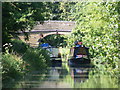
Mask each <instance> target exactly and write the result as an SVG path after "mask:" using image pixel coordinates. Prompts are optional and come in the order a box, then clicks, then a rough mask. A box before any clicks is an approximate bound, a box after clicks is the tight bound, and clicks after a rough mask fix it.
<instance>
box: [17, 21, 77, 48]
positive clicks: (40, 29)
mask: <svg viewBox="0 0 120 90" xmlns="http://www.w3.org/2000/svg"><path fill="white" fill-rule="evenodd" d="M74 27H75V22H73V21H45V22H44V23H43V24H40V23H39V22H38V24H37V25H36V26H35V27H34V28H33V30H31V31H26V32H28V34H29V40H28V41H25V40H24V38H25V36H24V34H23V33H22V32H20V35H19V38H20V39H21V40H22V41H24V42H26V43H29V44H30V45H31V46H35V47H36V46H38V44H39V42H38V40H39V39H40V38H41V36H40V34H43V37H46V36H47V35H51V34H62V35H68V34H70V33H71V31H72V29H74Z"/></svg>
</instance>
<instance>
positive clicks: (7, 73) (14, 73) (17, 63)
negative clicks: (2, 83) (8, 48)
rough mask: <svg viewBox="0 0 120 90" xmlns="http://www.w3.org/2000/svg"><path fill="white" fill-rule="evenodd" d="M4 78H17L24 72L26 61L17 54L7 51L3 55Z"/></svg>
mask: <svg viewBox="0 0 120 90" xmlns="http://www.w3.org/2000/svg"><path fill="white" fill-rule="evenodd" d="M2 66H3V80H4V79H5V80H7V79H15V78H18V77H20V76H21V75H22V74H23V71H24V69H25V67H24V61H23V60H22V59H21V58H20V57H18V56H17V55H14V54H10V53H6V54H4V55H3V56H2Z"/></svg>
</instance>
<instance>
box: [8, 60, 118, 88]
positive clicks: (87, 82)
mask: <svg viewBox="0 0 120 90" xmlns="http://www.w3.org/2000/svg"><path fill="white" fill-rule="evenodd" d="M93 72H94V68H93V67H91V65H80V66H75V67H70V66H68V64H67V62H62V63H53V65H52V66H50V67H48V68H47V69H46V70H45V72H44V73H43V72H40V71H33V72H31V73H28V74H26V75H25V76H24V78H23V79H22V80H21V81H19V82H15V86H14V88H118V79H117V78H116V77H112V76H110V75H104V74H98V73H93ZM8 87H9V88H11V87H12V84H9V86H8Z"/></svg>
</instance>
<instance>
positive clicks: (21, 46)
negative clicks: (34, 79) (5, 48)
mask: <svg viewBox="0 0 120 90" xmlns="http://www.w3.org/2000/svg"><path fill="white" fill-rule="evenodd" d="M11 43H12V45H13V46H12V48H11V50H13V52H17V53H19V54H24V53H25V52H26V50H27V49H28V48H29V47H30V46H29V45H27V44H26V43H24V42H23V41H21V40H12V41H11Z"/></svg>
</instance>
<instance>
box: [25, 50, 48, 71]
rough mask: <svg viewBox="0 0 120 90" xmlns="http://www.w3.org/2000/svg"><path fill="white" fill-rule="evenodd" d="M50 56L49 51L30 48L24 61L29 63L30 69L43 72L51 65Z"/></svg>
mask: <svg viewBox="0 0 120 90" xmlns="http://www.w3.org/2000/svg"><path fill="white" fill-rule="evenodd" d="M49 59H50V57H49V55H48V53H47V51H45V50H42V49H35V48H29V49H27V51H26V53H25V54H24V55H23V60H25V61H26V62H27V63H28V67H27V68H28V69H29V70H30V71H32V70H43V69H44V68H46V67H47V65H48V63H49Z"/></svg>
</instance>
